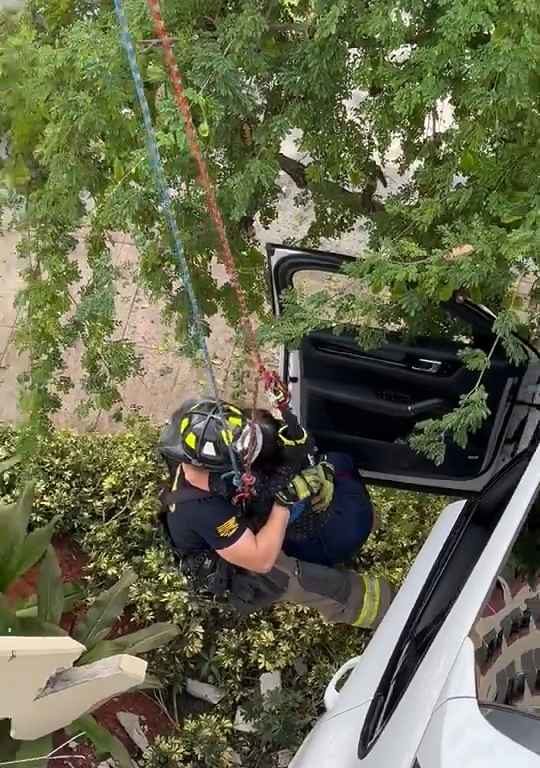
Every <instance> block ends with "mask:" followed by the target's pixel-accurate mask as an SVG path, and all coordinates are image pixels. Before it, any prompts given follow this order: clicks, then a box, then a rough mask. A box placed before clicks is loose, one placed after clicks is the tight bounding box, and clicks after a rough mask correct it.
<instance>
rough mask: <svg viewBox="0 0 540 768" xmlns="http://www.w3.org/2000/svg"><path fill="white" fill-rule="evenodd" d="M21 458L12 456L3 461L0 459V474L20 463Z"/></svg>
mask: <svg viewBox="0 0 540 768" xmlns="http://www.w3.org/2000/svg"><path fill="white" fill-rule="evenodd" d="M21 460H22V457H21V456H12V457H11V458H10V459H4V461H0V474H3V473H4V472H7V471H8V470H10V469H11V468H12V467H15V466H16V465H17V464H19V463H20V461H21Z"/></svg>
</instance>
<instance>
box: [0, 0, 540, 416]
mask: <svg viewBox="0 0 540 768" xmlns="http://www.w3.org/2000/svg"><path fill="white" fill-rule="evenodd" d="M125 4H126V9H127V12H128V16H129V20H130V24H131V28H132V31H133V34H134V36H135V39H136V40H137V44H138V52H139V60H140V64H141V66H142V69H143V73H144V81H145V87H146V90H147V95H148V97H149V100H150V103H151V105H152V109H153V112H154V115H153V117H154V120H155V124H156V127H157V133H158V139H159V143H160V146H161V150H162V152H163V155H164V158H165V164H166V171H167V173H168V176H169V179H170V184H171V187H172V189H173V190H174V192H173V194H174V196H175V205H176V212H177V216H178V221H179V224H180V228H181V230H182V232H183V233H184V237H185V241H186V251H187V253H188V255H189V258H190V261H191V266H192V269H193V273H194V278H195V285H196V289H197V291H198V294H199V297H200V299H201V302H202V305H203V309H204V311H205V313H206V314H207V316H211V315H212V314H214V313H215V312H217V311H218V310H221V311H223V312H224V313H225V315H226V317H227V318H228V319H229V320H230V321H231V322H234V321H235V312H236V307H235V303H234V301H232V297H231V290H230V286H229V285H227V284H225V285H219V284H218V283H217V281H216V279H215V277H214V274H213V272H212V259H213V257H214V256H215V241H214V235H213V232H212V230H211V227H210V226H209V223H208V218H207V215H206V212H205V210H204V205H203V200H202V195H201V193H200V191H199V189H198V188H197V185H196V183H195V179H194V166H193V163H192V161H191V158H190V157H189V154H188V151H187V147H186V141H185V136H184V133H183V129H182V126H181V124H180V122H179V120H178V117H177V114H176V111H175V108H174V105H173V102H172V99H171V95H170V90H169V86H168V83H167V79H166V74H165V72H164V69H163V66H162V61H161V55H160V50H159V46H158V45H157V44H156V41H155V40H154V39H153V32H152V28H151V24H150V21H149V17H148V14H147V11H146V4H145V2H144V1H143V0H126V3H125ZM163 11H164V14H165V17H166V22H167V25H168V28H169V30H170V32H171V34H172V35H173V36H174V38H175V42H176V55H177V57H178V60H179V65H180V68H181V70H182V72H183V73H184V75H185V80H186V85H187V87H188V95H189V98H190V100H191V105H192V109H193V112H194V116H195V122H196V124H197V127H198V130H199V135H200V138H201V141H202V143H203V145H204V151H205V154H206V158H207V161H208V163H209V166H210V171H211V174H212V176H213V177H214V179H215V180H216V183H217V187H218V190H219V201H220V204H221V206H222V208H223V212H224V216H225V220H226V223H227V227H228V232H229V236H230V238H231V241H232V246H233V250H234V252H235V253H236V254H237V258H238V261H239V267H240V272H241V278H242V282H243V285H244V288H245V289H246V291H247V293H248V297H249V302H250V307H251V308H252V309H253V310H255V311H261V310H262V307H263V278H262V259H261V254H260V252H259V250H258V248H257V245H256V241H255V238H254V230H253V223H254V221H255V219H256V218H257V219H258V220H259V221H260V222H262V224H265V223H268V222H271V221H272V220H273V219H274V218H275V216H276V206H277V203H278V200H279V196H280V187H279V185H278V176H279V172H280V171H282V172H284V173H286V174H288V175H289V176H290V177H291V178H292V179H293V180H294V182H295V183H296V185H297V187H298V194H299V197H300V198H301V199H302V200H303V201H311V202H312V204H313V206H314V220H313V223H312V225H311V226H310V228H309V232H308V234H307V236H306V238H305V242H306V243H309V244H311V245H316V244H317V243H318V242H319V241H320V239H321V238H324V237H339V236H340V235H341V234H342V233H345V232H347V231H350V230H351V229H352V227H353V226H354V225H355V224H357V223H358V221H359V220H361V221H364V222H365V224H366V226H367V227H368V229H369V233H370V249H371V252H370V256H369V258H367V259H366V260H365V261H362V263H361V265H359V266H358V268H357V270H356V277H357V278H358V279H359V280H360V281H361V282H362V283H363V284H364V285H366V286H367V287H368V288H369V289H370V291H371V293H372V295H376V296H377V297H378V300H377V301H374V302H372V303H371V304H370V305H369V306H368V312H367V316H366V306H365V303H363V304H362V306H361V307H359V308H358V313H357V314H358V317H361V318H362V322H363V323H364V324H375V325H378V326H381V324H382V325H384V324H385V323H388V322H390V321H392V320H395V319H396V318H399V319H400V320H405V321H406V322H407V323H408V324H409V325H410V326H411V327H412V328H413V329H414V328H415V327H418V326H419V325H420V323H423V324H425V323H426V322H428V323H429V322H431V318H432V315H433V312H432V308H433V306H435V305H436V304H437V302H438V301H440V300H444V299H445V298H448V297H449V296H450V295H451V294H452V292H453V291H454V290H458V289H459V290H464V291H466V292H467V293H468V294H469V295H471V296H472V297H473V298H474V299H476V300H479V301H483V302H484V303H486V304H488V305H490V306H492V307H493V308H494V309H496V310H500V311H501V312H502V315H501V319H500V322H499V328H498V330H499V332H500V334H501V338H502V340H503V342H504V341H505V340H506V341H507V342H508V347H509V348H510V346H511V343H510V342H509V341H508V339H509V338H510V331H511V330H512V329H515V328H516V327H517V326H518V325H519V323H520V321H522V320H523V317H522V316H521V315H520V312H521V310H522V307H521V306H520V301H519V298H517V297H516V295H515V290H514V289H515V284H516V280H517V279H518V278H519V277H520V276H522V275H524V274H528V273H533V275H534V276H535V279H536V274H537V270H538V255H537V254H538V252H539V245H540V243H539V240H540V235H539V232H540V229H539V226H538V224H539V222H538V217H539V215H540V214H539V211H540V206H539V205H538V202H539V193H540V181H539V179H540V173H539V170H540V167H539V165H540V155H539V153H538V143H539V141H540V121H539V119H538V93H539V88H540V78H539V75H538V71H539V66H538V65H539V59H540V6H539V5H538V3H537V2H536V0H505V1H504V2H502V0H433V1H432V2H428V3H425V2H418V0H373V1H370V2H360V3H358V2H356V0H354V1H353V0H232V2H228V3H223V1H222V0H176V2H174V3H167V4H164V8H163ZM0 39H1V45H0V95H1V98H0V134H1V135H4V136H5V137H6V139H7V142H8V144H7V146H8V157H7V159H6V160H4V161H2V180H3V183H4V184H5V185H6V187H7V188H8V189H9V193H8V195H7V197H6V198H5V200H4V202H5V204H6V205H7V206H8V207H10V208H11V209H12V210H13V211H15V212H16V220H17V223H18V225H19V226H20V227H21V228H22V230H23V231H24V232H25V233H26V234H25V237H24V239H23V242H22V245H21V253H22V255H23V256H25V257H26V270H25V281H26V283H25V288H24V290H23V291H22V293H21V296H20V305H21V308H22V310H24V312H23V317H24V321H23V323H22V325H21V329H20V334H19V344H20V346H21V348H22V349H25V350H28V352H29V353H30V357H31V369H30V373H29V377H28V381H27V397H26V402H25V405H26V407H27V410H28V411H29V412H30V413H31V414H33V416H34V417H35V418H37V419H38V420H39V419H44V418H45V417H46V416H47V414H48V413H50V412H51V411H54V410H55V409H56V408H58V406H59V403H60V398H61V395H62V392H63V391H64V390H65V389H66V388H68V387H69V386H70V384H69V381H68V380H67V379H66V377H65V375H64V372H63V366H62V360H63V354H64V350H65V349H66V348H67V347H70V346H72V345H73V344H74V343H75V342H76V341H77V340H82V342H83V345H84V350H85V352H84V360H83V364H84V367H85V370H86V388H87V391H88V394H89V398H90V404H91V405H95V406H96V405H97V406H99V407H110V406H111V405H112V404H113V403H114V402H115V401H116V400H117V399H118V387H119V385H120V384H121V383H122V381H124V380H125V378H126V377H127V376H128V375H129V374H130V373H131V372H132V371H133V370H135V369H136V367H137V365H138V360H137V356H136V354H135V350H134V349H133V347H132V346H131V345H130V344H129V343H127V342H126V341H125V340H121V339H120V340H119V339H118V338H117V336H115V330H116V323H115V316H114V295H115V279H116V275H115V271H114V269H113V266H112V263H111V249H110V234H111V233H112V232H114V231H119V230H121V231H123V232H127V233H129V234H130V235H132V236H133V238H134V239H135V242H136V243H137V246H138V248H139V251H140V271H139V280H140V282H141V283H142V284H143V286H144V287H145V288H146V290H147V291H148V292H149V293H150V295H151V296H152V297H154V298H156V299H157V298H160V299H163V300H164V301H165V305H166V312H167V313H168V317H169V319H170V321H171V322H172V323H174V324H175V327H176V331H177V334H178V338H179V339H181V338H182V335H183V334H184V333H185V331H186V328H187V327H188V326H189V316H188V313H187V311H186V307H185V297H184V294H183V291H182V289H181V287H180V286H179V283H178V281H177V279H176V275H175V272H174V266H173V261H172V257H171V253H170V249H169V244H168V238H167V234H166V233H165V232H164V230H163V223H162V221H161V219H160V216H159V211H158V204H157V200H156V198H155V193H154V188H153V184H152V181H151V178H150V175H149V167H148V164H147V160H146V156H145V151H144V145H143V137H142V134H141V125H140V121H139V118H138V111H137V107H136V104H135V101H134V94H133V89H132V84H131V81H130V77H129V73H128V69H127V65H126V62H125V60H124V55H123V52H122V51H121V48H120V44H119V40H118V34H117V26H116V21H115V18H114V14H113V12H112V8H111V4H110V3H106V2H99V0H98V1H96V0H51V1H50V2H47V3H45V4H44V3H41V2H40V0H29V2H28V5H27V6H26V10H25V11H24V12H23V13H21V14H19V15H18V16H6V15H5V16H3V17H2V26H1V29H0ZM355 91H356V93H358V92H360V93H361V97H360V98H355V99H353V98H352V97H353V94H354V93H355ZM292 130H295V131H296V133H295V134H294V135H295V136H296V137H297V144H298V149H299V150H300V151H301V153H302V155H301V156H302V157H303V158H304V159H303V160H302V161H300V160H298V159H297V157H292V156H287V155H285V154H284V152H283V143H282V142H283V139H284V138H286V137H287V136H290V132H291V131H292ZM396 155H397V165H398V166H399V172H400V183H399V184H398V185H397V186H396V184H395V182H392V180H391V179H389V178H388V173H387V171H388V160H389V158H390V157H394V158H395V157H396ZM81 232H82V233H83V236H84V238H85V240H86V244H87V247H88V261H89V266H90V274H89V276H88V277H87V278H85V280H84V281H83V284H82V288H81V290H80V293H79V296H78V298H77V300H76V301H75V302H74V298H73V290H74V288H75V287H76V286H77V284H78V282H79V280H80V279H81V275H80V268H79V265H78V264H77V261H76V259H75V258H74V256H73V248H74V245H75V236H76V234H77V233H81ZM294 238H295V233H293V232H292V233H291V241H294ZM464 243H465V244H468V245H469V246H471V247H468V248H457V246H462V245H463V244H464ZM360 310H361V311H360ZM304 315H305V316H306V327H309V324H310V321H311V322H315V318H314V316H313V314H310V308H309V306H308V307H306V308H305V312H304ZM529 320H531V318H529ZM368 321H369V322H368ZM509 351H510V352H511V349H510V350H509ZM477 415H478V414H476V416H477Z"/></svg>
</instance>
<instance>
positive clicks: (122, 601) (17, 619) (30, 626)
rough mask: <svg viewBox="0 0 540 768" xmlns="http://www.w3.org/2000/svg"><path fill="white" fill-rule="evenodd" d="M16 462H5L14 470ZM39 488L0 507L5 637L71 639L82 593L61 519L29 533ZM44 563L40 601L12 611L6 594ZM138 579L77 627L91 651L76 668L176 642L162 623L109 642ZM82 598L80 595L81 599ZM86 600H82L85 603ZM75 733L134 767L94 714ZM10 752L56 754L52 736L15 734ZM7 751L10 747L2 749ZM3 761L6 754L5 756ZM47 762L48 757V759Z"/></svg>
mask: <svg viewBox="0 0 540 768" xmlns="http://www.w3.org/2000/svg"><path fill="white" fill-rule="evenodd" d="M12 466H14V464H13V463H12V464H11V465H9V464H4V467H8V469H10V468H11V467H12ZM33 490H34V486H33V484H31V483H28V484H27V485H26V486H25V488H24V490H23V492H22V494H21V495H20V496H19V498H18V499H17V501H16V502H14V503H13V504H5V503H4V504H0V636H1V635H5V636H6V635H13V636H15V635H19V636H28V635H32V636H40V637H41V636H43V637H47V636H51V635H67V634H68V633H67V632H66V631H65V630H64V629H63V628H62V626H61V620H62V615H63V613H64V611H66V610H69V609H70V608H72V607H73V605H72V598H73V595H74V594H75V595H76V594H77V593H76V591H74V590H73V587H72V585H65V584H64V583H63V581H62V573H61V570H60V565H59V563H58V558H57V556H56V552H55V549H54V547H53V546H52V545H51V543H50V542H51V538H52V534H53V529H54V526H55V523H56V521H57V516H55V517H53V519H52V520H51V521H50V523H48V524H47V525H44V526H42V527H40V528H36V529H34V530H33V531H32V532H31V533H28V523H29V519H30V515H31V512H32V501H33ZM39 561H41V565H40V569H39V578H38V583H37V595H36V598H35V600H34V601H33V604H32V601H30V602H29V601H27V602H26V604H25V606H24V607H23V608H21V609H19V610H17V609H16V608H12V607H11V606H10V604H9V603H8V601H7V598H6V596H5V594H4V592H5V590H6V589H7V588H8V587H9V586H10V585H11V584H13V583H14V582H16V581H17V579H18V578H19V577H20V576H23V575H24V574H25V573H26V572H27V571H28V570H29V569H30V568H31V567H32V566H34V565H35V564H36V563H38V562H39ZM136 580H137V577H136V575H135V574H134V573H133V571H132V570H131V569H130V568H128V569H127V570H126V571H125V572H124V573H123V575H122V577H121V578H120V579H119V580H118V581H117V582H116V583H115V584H113V586H112V587H110V588H109V589H107V590H105V591H104V592H102V593H100V594H99V595H98V596H97V597H96V598H95V599H94V600H93V602H92V604H91V605H90V607H89V608H88V610H87V611H86V612H84V613H82V614H81V613H79V615H78V616H77V618H76V619H75V622H74V624H73V627H72V629H71V635H72V637H73V638H74V639H75V640H77V641H78V642H80V643H81V644H82V645H84V646H85V647H86V651H84V653H82V655H81V656H80V657H79V658H78V659H77V660H76V662H75V664H74V666H82V665H85V664H91V663H92V662H95V661H99V660H101V659H104V658H107V657H109V656H114V655H115V654H119V653H129V654H131V655H134V656H136V655H138V654H141V653H147V652H148V651H152V650H154V649H156V648H159V647H160V646H162V645H165V644H167V643H168V642H170V641H171V640H172V639H173V638H174V637H176V636H177V635H178V633H179V629H178V627H176V626H175V625H174V624H172V623H166V622H161V623H156V624H151V625H149V626H147V627H144V628H142V629H139V630H137V631H136V632H132V633H129V634H123V635H121V636H119V637H115V638H114V639H109V636H110V635H111V632H112V631H113V628H114V625H115V623H116V621H117V620H118V619H119V618H120V617H121V616H122V614H123V612H124V609H125V607H126V603H127V601H128V595H129V589H130V587H131V586H133V584H134V583H135V582H136ZM81 597H82V594H81V593H79V598H81ZM79 602H80V599H79ZM67 727H68V730H69V731H70V733H72V734H75V733H81V732H84V733H85V734H86V737H87V738H89V739H90V740H91V741H92V742H93V743H94V745H95V747H96V749H97V751H98V752H99V753H100V754H110V755H112V756H113V757H114V758H115V759H116V760H117V761H118V762H119V763H120V765H121V766H122V768H130V767H131V765H132V763H131V759H130V757H129V754H128V752H127V750H126V749H125V748H124V746H123V745H122V743H121V742H120V741H119V740H118V739H117V738H116V737H115V736H113V734H111V733H109V732H108V731H107V730H106V729H105V728H104V727H103V726H102V725H100V724H99V723H98V722H97V721H96V720H94V718H93V717H92V716H91V715H88V714H85V715H83V716H82V717H80V718H79V719H78V720H76V721H75V722H74V723H71V724H67ZM4 741H5V743H6V744H7V745H8V747H7V749H8V751H9V753H10V754H11V752H14V753H15V755H16V758H17V759H18V760H26V759H29V758H30V757H32V758H34V757H36V756H37V757H38V758H42V757H43V756H46V755H47V754H49V752H51V749H52V738H51V734H49V735H47V736H44V737H42V738H40V739H36V740H34V741H32V742H20V743H13V741H12V739H11V738H10V736H9V734H6V735H5V737H4ZM1 749H2V750H4V746H2V747H1ZM0 757H3V755H0ZM44 762H45V763H46V762H47V761H46V757H45V758H44Z"/></svg>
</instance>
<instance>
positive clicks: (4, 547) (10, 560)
mask: <svg viewBox="0 0 540 768" xmlns="http://www.w3.org/2000/svg"><path fill="white" fill-rule="evenodd" d="M33 491H34V486H33V484H32V483H29V484H28V485H27V486H26V487H25V489H24V491H23V493H22V494H21V496H20V497H19V498H18V499H17V501H16V502H15V503H14V504H1V505H0V531H1V532H2V534H1V536H0V591H3V590H5V589H6V588H7V587H8V586H9V585H10V584H11V582H12V581H14V580H15V579H16V578H17V575H18V574H17V561H18V559H19V557H20V555H21V553H22V550H23V545H24V541H25V535H26V529H27V527H28V519H29V517H30V512H31V510H32V498H33Z"/></svg>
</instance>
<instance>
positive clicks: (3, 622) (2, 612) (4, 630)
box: [0, 592, 18, 637]
mask: <svg viewBox="0 0 540 768" xmlns="http://www.w3.org/2000/svg"><path fill="white" fill-rule="evenodd" d="M17 625H18V621H17V616H16V615H15V613H14V612H13V611H12V610H11V607H10V605H9V603H8V601H7V598H6V596H5V595H3V594H2V593H1V592H0V636H2V637H6V636H8V635H16V634H17Z"/></svg>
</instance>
